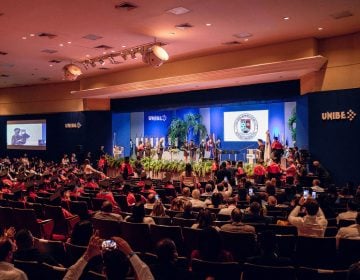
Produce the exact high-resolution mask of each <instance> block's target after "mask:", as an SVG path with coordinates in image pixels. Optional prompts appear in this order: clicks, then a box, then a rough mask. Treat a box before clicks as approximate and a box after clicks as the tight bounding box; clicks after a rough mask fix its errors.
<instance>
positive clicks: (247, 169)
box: [244, 163, 254, 176]
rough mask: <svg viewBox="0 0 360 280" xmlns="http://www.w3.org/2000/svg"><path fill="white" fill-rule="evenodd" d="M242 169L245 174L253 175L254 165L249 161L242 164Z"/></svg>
mask: <svg viewBox="0 0 360 280" xmlns="http://www.w3.org/2000/svg"><path fill="white" fill-rule="evenodd" d="M244 171H245V173H246V175H247V176H253V175H254V165H253V164H250V163H245V164H244Z"/></svg>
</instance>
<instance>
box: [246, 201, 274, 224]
mask: <svg viewBox="0 0 360 280" xmlns="http://www.w3.org/2000/svg"><path fill="white" fill-rule="evenodd" d="M242 221H243V223H265V224H267V223H270V222H271V218H270V217H265V216H264V215H263V211H262V208H261V205H260V203H259V202H257V201H254V202H252V203H251V204H250V207H249V211H248V212H247V213H246V214H245V215H244V216H243V220H242Z"/></svg>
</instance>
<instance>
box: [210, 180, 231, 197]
mask: <svg viewBox="0 0 360 280" xmlns="http://www.w3.org/2000/svg"><path fill="white" fill-rule="evenodd" d="M216 192H219V193H221V194H222V196H223V198H224V200H227V199H228V198H229V197H231V195H232V186H231V185H230V184H229V183H227V182H222V183H220V184H217V185H216V186H215V189H214V193H216Z"/></svg>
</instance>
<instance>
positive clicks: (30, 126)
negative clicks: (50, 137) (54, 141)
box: [6, 120, 46, 150]
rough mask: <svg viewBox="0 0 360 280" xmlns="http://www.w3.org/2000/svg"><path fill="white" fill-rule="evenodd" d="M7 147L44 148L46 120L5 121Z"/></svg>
mask: <svg viewBox="0 0 360 280" xmlns="http://www.w3.org/2000/svg"><path fill="white" fill-rule="evenodd" d="M6 143H7V148H8V149H18V150H46V120H15V121H7V124H6Z"/></svg>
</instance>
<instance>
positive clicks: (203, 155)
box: [199, 139, 206, 160]
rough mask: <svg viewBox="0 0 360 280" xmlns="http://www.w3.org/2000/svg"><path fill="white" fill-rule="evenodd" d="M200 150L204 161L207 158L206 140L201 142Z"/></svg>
mask: <svg viewBox="0 0 360 280" xmlns="http://www.w3.org/2000/svg"><path fill="white" fill-rule="evenodd" d="M199 150H200V159H201V160H202V159H204V158H205V150H206V143H205V140H204V139H203V140H201V143H200V145H199Z"/></svg>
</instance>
